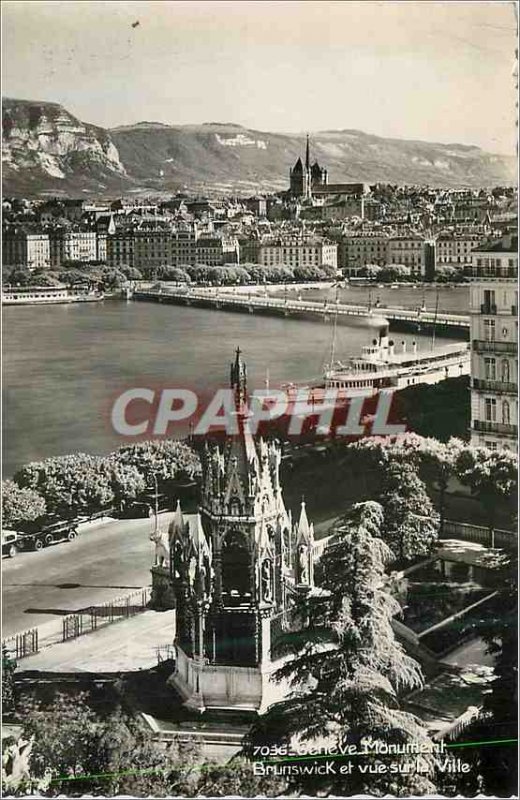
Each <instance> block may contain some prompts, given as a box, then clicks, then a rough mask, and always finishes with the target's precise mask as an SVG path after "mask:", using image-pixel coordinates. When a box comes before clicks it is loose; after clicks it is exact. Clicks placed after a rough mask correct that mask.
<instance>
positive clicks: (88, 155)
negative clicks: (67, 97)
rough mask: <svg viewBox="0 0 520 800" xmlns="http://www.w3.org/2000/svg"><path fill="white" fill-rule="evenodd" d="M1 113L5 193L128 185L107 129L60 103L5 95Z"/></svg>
mask: <svg viewBox="0 0 520 800" xmlns="http://www.w3.org/2000/svg"><path fill="white" fill-rule="evenodd" d="M2 111H3V116H2V127H3V146H2V167H3V183H4V192H6V193H8V194H9V193H17V194H18V193H20V194H28V195H30V194H34V193H41V192H45V191H49V192H60V193H61V192H63V193H65V194H71V193H76V195H77V194H78V193H80V192H81V191H83V190H87V191H88V190H91V191H99V190H100V189H104V188H106V189H115V190H117V188H118V187H121V188H123V187H124V186H125V185H126V184H128V183H129V181H128V176H127V175H126V170H125V168H124V166H123V164H122V163H121V161H120V158H119V153H118V151H117V147H116V146H115V144H114V142H113V140H112V137H111V136H110V134H109V133H108V132H107V131H105V130H104V129H103V128H98V127H96V126H94V125H87V124H85V123H83V122H80V120H78V119H76V117H74V116H72V114H69V112H68V111H66V110H65V109H64V108H63V107H62V106H60V105H59V104H57V103H34V102H30V101H24V100H12V99H9V98H5V99H4V100H3V102H2Z"/></svg>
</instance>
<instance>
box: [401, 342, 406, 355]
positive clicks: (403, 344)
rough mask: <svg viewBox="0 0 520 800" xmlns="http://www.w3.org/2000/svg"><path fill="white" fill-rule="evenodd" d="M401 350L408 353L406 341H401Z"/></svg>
mask: <svg viewBox="0 0 520 800" xmlns="http://www.w3.org/2000/svg"><path fill="white" fill-rule="evenodd" d="M401 352H403V353H406V342H401Z"/></svg>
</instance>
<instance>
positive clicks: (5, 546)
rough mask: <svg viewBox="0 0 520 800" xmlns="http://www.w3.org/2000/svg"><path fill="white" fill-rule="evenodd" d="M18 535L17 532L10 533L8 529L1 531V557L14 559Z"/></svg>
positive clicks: (17, 545)
mask: <svg viewBox="0 0 520 800" xmlns="http://www.w3.org/2000/svg"><path fill="white" fill-rule="evenodd" d="M18 540H19V535H18V532H17V531H12V530H10V529H9V528H3V529H2V556H6V557H7V558H14V557H15V555H16V554H17V552H18V547H19V544H18Z"/></svg>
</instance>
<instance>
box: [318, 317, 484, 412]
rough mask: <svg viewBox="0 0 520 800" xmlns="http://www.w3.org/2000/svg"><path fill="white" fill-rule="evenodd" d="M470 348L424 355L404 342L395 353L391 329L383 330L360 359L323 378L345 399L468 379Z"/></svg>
mask: <svg viewBox="0 0 520 800" xmlns="http://www.w3.org/2000/svg"><path fill="white" fill-rule="evenodd" d="M469 371H470V346H469V343H466V342H460V343H456V344H448V345H444V346H442V347H434V346H433V344H432V346H431V347H430V348H427V349H425V350H423V351H419V350H418V349H417V344H416V343H415V342H413V343H412V345H411V349H410V350H408V348H407V345H406V343H405V342H404V341H403V342H401V344H400V346H399V349H398V350H396V346H395V344H394V342H393V341H392V340H391V339H389V338H388V328H387V327H386V326H385V327H383V328H381V330H380V333H379V339H374V340H373V341H372V343H371V344H369V345H366V346H365V347H363V350H362V353H361V356H359V357H355V358H350V359H348V360H347V361H346V362H345V363H342V362H341V361H336V362H333V363H332V364H330V365H329V366H328V367H327V368H326V370H325V374H324V385H323V388H324V389H329V388H334V389H340V390H342V393H343V392H344V393H345V396H348V397H355V396H360V395H361V396H365V397H369V396H371V395H374V394H377V392H379V391H380V390H381V389H394V390H400V389H406V388H407V387H408V386H416V385H417V384H423V383H427V384H435V383H439V382H440V381H443V380H446V378H458V377H459V376H461V375H469Z"/></svg>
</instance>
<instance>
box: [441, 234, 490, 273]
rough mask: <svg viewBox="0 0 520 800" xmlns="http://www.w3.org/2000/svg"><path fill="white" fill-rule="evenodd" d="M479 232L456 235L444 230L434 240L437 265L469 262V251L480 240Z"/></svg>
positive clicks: (456, 264) (457, 265) (453, 265)
mask: <svg viewBox="0 0 520 800" xmlns="http://www.w3.org/2000/svg"><path fill="white" fill-rule="evenodd" d="M482 239H483V236H482V234H481V233H465V234H462V235H457V234H455V233H453V232H451V231H445V232H443V233H440V234H439V236H437V239H436V241H435V249H436V263H437V265H438V266H439V265H444V264H445V265H448V266H451V267H462V266H464V265H467V264H471V253H472V251H473V250H474V249H475V247H478V245H479V244H480V243H481V242H482Z"/></svg>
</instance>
